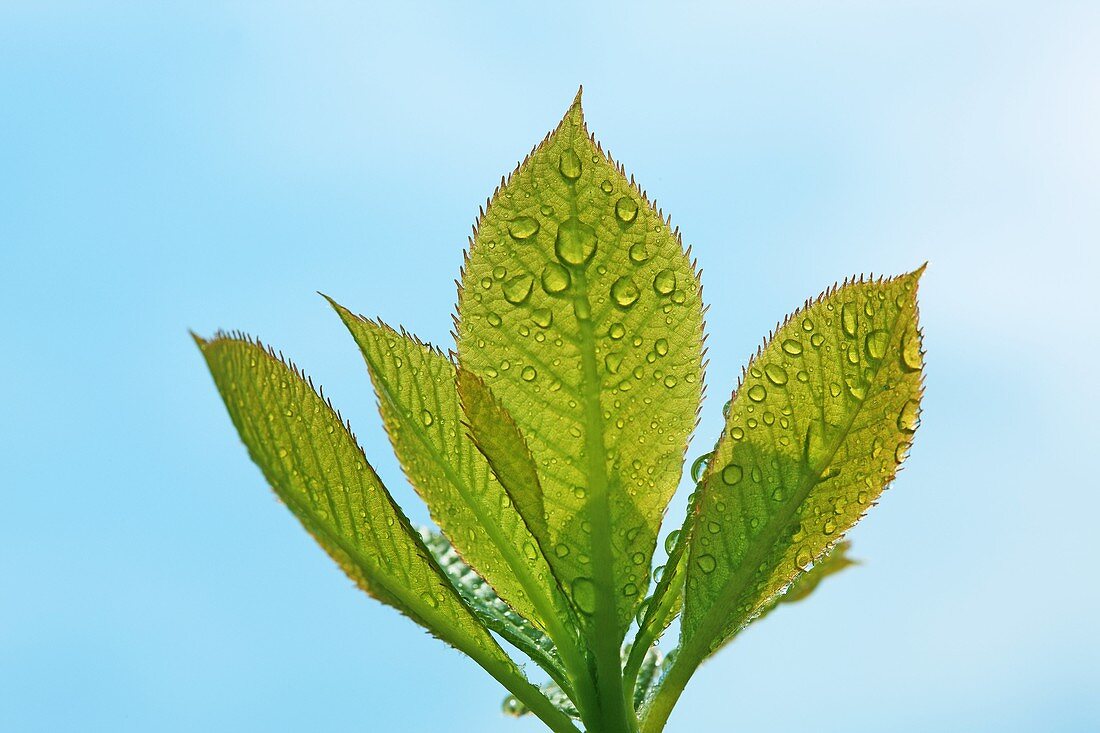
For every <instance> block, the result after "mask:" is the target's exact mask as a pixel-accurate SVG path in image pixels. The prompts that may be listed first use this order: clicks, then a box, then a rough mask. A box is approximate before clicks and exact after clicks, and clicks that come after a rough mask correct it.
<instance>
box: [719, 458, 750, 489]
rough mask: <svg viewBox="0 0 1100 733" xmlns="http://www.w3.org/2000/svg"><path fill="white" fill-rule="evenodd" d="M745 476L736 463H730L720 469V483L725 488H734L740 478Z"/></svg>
mask: <svg viewBox="0 0 1100 733" xmlns="http://www.w3.org/2000/svg"><path fill="white" fill-rule="evenodd" d="M744 475H745V472H744V470H743V469H742V468H741V467H740V466H738V465H737V464H736V463H731V464H729V465H728V466H726V467H725V468H723V469H722V482H723V483H725V484H726V485H727V486H734V485H736V484H737V483H738V482H740V481H741V477H742V476H744Z"/></svg>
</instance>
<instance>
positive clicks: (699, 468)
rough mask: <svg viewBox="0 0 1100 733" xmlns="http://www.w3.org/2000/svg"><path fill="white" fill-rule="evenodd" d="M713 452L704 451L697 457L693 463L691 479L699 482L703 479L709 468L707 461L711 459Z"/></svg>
mask: <svg viewBox="0 0 1100 733" xmlns="http://www.w3.org/2000/svg"><path fill="white" fill-rule="evenodd" d="M713 455H714V454H713V453H704V454H703V455H701V456H699V457H698V458H696V459H695V462H694V463H692V464H691V480H692V481H694V482H695V483H699V482H700V481H702V480H703V472H704V471H706V470H707V463H708V462H709V461H710V457H711V456H713Z"/></svg>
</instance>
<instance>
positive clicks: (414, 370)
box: [333, 303, 583, 671]
mask: <svg viewBox="0 0 1100 733" xmlns="http://www.w3.org/2000/svg"><path fill="white" fill-rule="evenodd" d="M333 307H334V308H335V309H336V311H337V313H339V315H340V317H341V319H343V321H344V324H345V325H346V326H347V328H348V330H349V331H350V332H351V334H352V336H353V337H354V338H355V341H356V343H357V344H358V345H359V348H360V350H361V351H362V353H363V357H364V359H365V360H366V363H367V368H368V371H369V372H370V376H371V380H372V381H373V383H374V387H375V391H376V393H377V395H378V404H379V410H380V411H381V413H382V419H383V422H384V423H385V426H386V430H387V432H388V433H389V436H390V440H391V441H392V442H393V447H394V451H395V452H396V453H397V456H398V458H399V459H400V461H401V465H402V466H403V467H404V469H405V473H406V475H407V476H408V478H409V481H410V483H412V485H413V486H414V487H415V488H416V490H417V491H418V492H419V494H420V495H421V497H423V499H424V501H425V502H426V503H427V504H428V508H429V509H430V510H431V512H432V518H433V519H434V520H435V522H436V523H437V524H438V525H439V526H440V528H441V529H442V530H443V531H444V532H445V533H446V534H447V536H448V538H449V540H450V542H451V544H453V545H454V547H455V549H456V550H458V552H459V553H460V554H461V555H462V557H463V558H464V559H465V561H466V562H468V563H469V564H470V565H471V566H472V567H474V568H475V569H476V570H477V571H478V572H479V574H480V575H481V576H482V577H484V578H485V579H486V580H488V581H489V584H490V585H491V586H492V587H493V588H494V590H495V591H496V592H497V594H498V595H499V596H500V597H501V598H502V599H504V601H505V602H506V603H508V605H510V606H511V607H512V608H514V609H516V611H518V612H519V613H520V614H521V615H522V616H524V617H525V618H527V619H530V620H531V621H533V622H534V623H535V624H536V625H538V626H539V627H540V628H542V629H544V630H547V631H548V633H549V634H550V636H551V637H552V638H554V640H555V642H556V643H557V644H558V645H559V646H560V647H561V648H562V649H563V653H566V654H569V653H571V652H572V650H573V647H574V646H575V643H576V642H575V640H574V636H575V634H574V632H573V631H572V630H571V629H570V628H569V627H568V625H567V619H568V612H567V607H566V601H565V598H564V597H563V596H562V595H561V594H560V593H559V592H557V588H556V586H555V585H554V584H553V583H549V582H547V581H548V579H549V578H550V577H551V576H550V569H549V567H548V566H547V564H546V559H545V558H544V557H543V555H542V551H541V550H540V548H539V546H538V543H537V541H536V540H535V538H534V537H533V536H532V535H531V533H530V531H529V530H528V529H527V526H526V525H525V524H524V522H523V519H522V517H520V516H519V515H518V514H517V513H516V511H515V510H514V509H513V508H512V506H511V502H510V500H509V498H508V495H507V494H506V493H505V492H504V489H503V487H502V486H501V484H500V482H499V481H497V479H496V477H495V476H494V475H493V473H492V471H491V470H490V467H489V465H488V463H487V462H486V460H485V458H484V457H483V456H482V455H481V453H480V452H479V451H478V450H477V448H476V446H475V445H474V444H473V442H472V441H471V440H470V439H469V437H468V436H467V434H466V429H465V427H464V426H463V424H462V417H463V413H462V408H461V406H460V404H459V400H458V393H457V391H456V388H455V367H454V365H453V364H452V363H451V361H450V359H448V358H447V357H446V356H444V355H443V354H442V353H440V352H439V351H437V350H435V349H433V348H431V347H429V346H427V345H426V344H423V343H421V342H420V341H418V340H416V339H415V338H412V337H410V336H408V335H407V334H404V333H398V332H397V331H394V330H393V329H392V328H390V327H388V326H386V325H384V324H381V323H376V322H374V321H370V320H367V319H364V318H360V317H358V316H355V315H353V314H352V313H351V312H350V311H348V310H347V309H345V308H343V307H342V306H339V305H337V304H336V303H333ZM574 656H575V657H576V658H575V659H574V660H573V664H572V665H571V666H572V668H573V669H574V670H575V671H579V670H580V669H581V667H583V663H581V662H580V661H579V652H577V653H575V655H574ZM548 671H549V670H548Z"/></svg>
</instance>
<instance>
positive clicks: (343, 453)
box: [195, 336, 575, 731]
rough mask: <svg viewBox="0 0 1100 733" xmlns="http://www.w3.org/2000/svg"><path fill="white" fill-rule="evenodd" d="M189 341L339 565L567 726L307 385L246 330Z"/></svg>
mask: <svg viewBox="0 0 1100 733" xmlns="http://www.w3.org/2000/svg"><path fill="white" fill-rule="evenodd" d="M195 340H196V343H198V345H199V348H200V349H201V351H202V354H203V356H204V357H205V359H206V363H207V365H208V366H209V368H210V373H211V375H212V376H213V377H214V382H215V384H216V385H217V387H218V391H219V392H220V393H221V395H222V398H223V400H224V401H225V405H226V407H227V408H228V410H229V415H230V417H231V418H232V420H233V424H234V425H235V426H236V428H237V431H238V433H239V434H240V436H241V440H242V441H243V442H244V443H245V445H246V446H247V447H248V451H249V454H250V455H251V457H252V459H253V461H255V463H256V464H257V465H258V466H259V467H260V469H261V470H262V471H263V474H264V476H265V478H266V479H267V481H268V483H269V484H270V485H271V487H272V488H273V489H274V491H275V493H276V494H277V495H278V496H279V498H280V499H282V501H283V502H284V503H285V504H286V506H287V508H289V509H290V510H291V512H293V513H294V515H295V516H296V517H298V519H299V520H300V521H301V523H302V525H303V526H304V527H305V528H306V530H307V531H308V532H309V533H310V534H311V535H313V537H314V538H315V539H316V540H317V542H318V543H319V544H320V545H321V546H322V547H323V548H324V549H325V551H326V552H328V554H329V555H331V556H332V558H333V559H334V560H336V562H337V563H338V564H339V565H340V567H341V568H343V570H344V572H346V573H347V574H348V576H349V577H351V578H352V580H354V581H355V582H356V584H357V585H359V587H360V588H362V589H363V590H364V591H366V592H367V593H368V594H370V595H371V596H373V597H375V598H377V599H378V600H380V601H382V602H384V603H387V604H389V605H391V606H393V607H394V608H397V609H398V610H399V611H401V612H402V613H404V614H405V615H407V616H409V617H410V618H411V619H413V620H414V621H416V622H417V623H419V624H420V625H421V626H423V627H425V628H426V629H428V630H429V631H430V632H431V633H432V634H433V635H434V636H437V637H438V638H440V639H442V640H443V641H445V642H447V643H448V644H450V645H451V646H453V647H455V648H456V649H459V650H460V651H462V652H464V653H465V654H467V655H468V656H470V657H471V658H472V659H474V660H475V661H476V662H477V663H478V664H480V665H481V666H482V667H483V668H485V670H486V671H488V672H489V673H490V674H491V675H493V676H494V677H495V678H496V679H497V680H498V681H500V682H501V683H502V684H504V685H505V686H506V687H508V689H510V690H511V691H512V692H513V694H516V695H517V696H519V697H520V698H521V699H523V700H524V702H525V704H528V705H530V706H531V707H532V708H534V709H536V710H537V711H538V712H539V714H540V715H545V716H547V717H546V718H544V719H546V720H547V721H548V723H550V724H551V726H552V727H553V728H554V729H555V730H561V731H572V730H575V729H574V728H573V726H572V724H569V723H568V720H567V719H566V720H564V725H563V720H562V716H561V715H560V713H559V712H558V711H557V710H556V709H553V708H552V707H551V706H550V705H549V703H548V702H547V701H545V699H542V696H541V694H540V693H538V691H537V690H536V689H535V688H534V687H532V686H531V685H530V684H529V683H528V682H527V681H526V680H525V679H524V678H523V675H522V673H521V672H520V671H519V670H518V669H517V668H516V666H515V664H514V663H513V662H512V661H511V659H509V657H508V655H507V654H505V653H504V651H503V650H502V649H501V648H500V646H499V645H498V644H497V643H496V642H495V641H494V640H493V638H492V636H491V635H490V634H489V633H488V632H487V631H486V630H485V628H484V627H482V625H481V624H480V623H478V621H477V619H476V618H475V616H474V615H473V613H471V611H470V609H469V608H468V607H467V606H466V604H465V603H464V602H463V600H462V598H461V597H460V596H459V595H458V593H457V592H456V591H455V590H454V588H453V587H452V585H451V583H450V582H449V581H448V580H447V578H446V576H445V575H444V574H443V572H442V571H441V570H440V568H439V566H438V565H437V564H436V563H435V561H434V560H433V559H432V558H431V556H430V555H429V553H428V551H427V549H426V548H425V547H424V544H423V543H422V542H421V541H420V538H419V537H418V536H417V534H416V533H415V531H414V530H413V529H412V527H411V526H410V525H409V522H408V520H407V519H406V518H405V516H404V514H403V513H402V512H401V510H400V508H398V506H397V505H396V504H395V503H394V502H393V499H392V498H391V497H390V495H389V493H388V492H387V491H386V488H385V487H384V486H383V485H382V482H381V480H380V479H379V478H378V476H377V475H376V474H375V473H374V469H373V468H371V466H370V464H369V463H368V462H367V459H366V457H365V456H364V455H363V452H362V449H361V448H360V447H359V445H358V443H356V441H355V438H354V437H353V436H352V434H351V432H350V431H349V430H348V428H347V427H346V426H345V425H344V424H343V423H342V421H341V419H340V417H339V415H338V414H337V413H336V412H335V411H334V410H333V409H332V407H331V406H330V405H329V404H328V402H327V401H326V400H324V399H323V398H322V397H321V396H320V395H319V394H318V393H317V392H315V391H314V390H313V385H312V383H311V382H308V381H307V380H306V379H305V378H303V376H302V374H301V372H299V371H298V370H297V368H296V367H293V366H291V365H288V364H286V363H285V362H283V361H282V359H281V358H280V357H276V356H275V355H274V353H273V352H271V351H270V350H268V349H266V348H264V347H263V346H261V345H260V344H259V343H257V342H255V341H252V340H250V339H248V338H246V337H243V336H218V337H217V338H214V339H212V340H210V341H204V340H202V339H200V338H198V337H196V338H195Z"/></svg>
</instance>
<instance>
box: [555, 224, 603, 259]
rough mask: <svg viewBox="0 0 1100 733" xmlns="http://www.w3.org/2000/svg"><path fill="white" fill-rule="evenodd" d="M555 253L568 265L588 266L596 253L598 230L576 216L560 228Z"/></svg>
mask: <svg viewBox="0 0 1100 733" xmlns="http://www.w3.org/2000/svg"><path fill="white" fill-rule="evenodd" d="M554 252H555V254H557V256H558V259H559V260H561V261H562V262H564V263H566V264H567V265H583V264H586V263H587V262H588V261H589V260H590V259H592V255H594V254H595V253H596V230H595V229H593V228H592V227H590V226H589V225H588V224H585V223H584V222H583V221H581V220H580V219H578V218H577V217H575V216H571V217H569V218H568V219H566V220H565V221H563V222H562V223H561V226H560V227H558V235H557V237H556V238H555V240H554Z"/></svg>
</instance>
